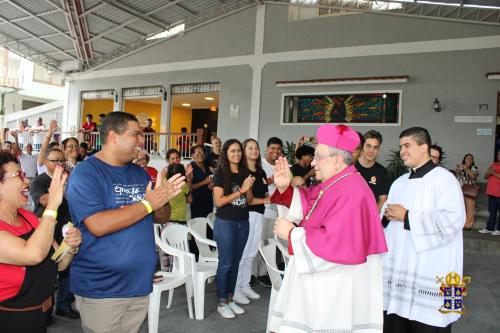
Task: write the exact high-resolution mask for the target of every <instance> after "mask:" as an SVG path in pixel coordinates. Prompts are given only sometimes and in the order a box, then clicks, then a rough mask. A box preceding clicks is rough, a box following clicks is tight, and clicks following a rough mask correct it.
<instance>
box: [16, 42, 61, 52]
mask: <svg viewBox="0 0 500 333" xmlns="http://www.w3.org/2000/svg"><path fill="white" fill-rule="evenodd" d="M23 44H25V45H26V46H28V47H29V48H31V49H33V50H37V51H40V52H42V53H43V52H52V51H57V50H56V49H55V48H53V47H51V46H50V45H47V44H45V43H43V42H42V41H40V40H38V39H30V40H28V41H25V42H23Z"/></svg>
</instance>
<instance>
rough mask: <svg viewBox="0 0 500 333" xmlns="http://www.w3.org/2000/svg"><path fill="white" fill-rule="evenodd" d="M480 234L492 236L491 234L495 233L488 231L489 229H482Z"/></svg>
mask: <svg viewBox="0 0 500 333" xmlns="http://www.w3.org/2000/svg"><path fill="white" fill-rule="evenodd" d="M478 232H479V233H481V234H491V233H493V231H491V230H488V229H481V230H479V231H478Z"/></svg>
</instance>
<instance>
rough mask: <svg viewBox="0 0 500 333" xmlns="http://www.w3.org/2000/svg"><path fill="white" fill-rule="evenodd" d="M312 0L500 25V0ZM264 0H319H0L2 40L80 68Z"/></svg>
mask: <svg viewBox="0 0 500 333" xmlns="http://www.w3.org/2000/svg"><path fill="white" fill-rule="evenodd" d="M312 2H313V3H315V6H318V7H320V8H331V9H341V10H347V11H358V12H377V13H384V14H390V15H403V16H418V17H431V18H435V19H442V20H448V21H450V20H451V21H462V22H464V21H465V22H469V23H475V24H488V25H496V26H500V3H499V1H496V0H429V1H423V0H386V1H380V0H328V1H312ZM263 3H273V4H282V5H290V4H293V5H301V6H304V3H311V1H310V0H308V1H301V0H274V1H260V0H140V1H138V0H36V1H33V0H0V45H2V46H4V47H7V48H8V49H10V50H11V51H13V52H16V53H18V54H21V55H22V56H25V57H27V58H29V59H31V60H33V61H35V62H38V63H41V64H43V65H46V66H48V67H52V68H54V69H58V68H59V66H60V65H61V63H62V62H65V61H73V62H74V63H75V64H78V65H79V66H77V67H79V68H80V70H91V69H94V68H97V67H100V66H103V65H104V64H106V63H109V62H110V61H113V60H114V59H116V58H118V57H122V56H124V55H126V54H128V53H130V52H133V51H136V50H138V49H141V48H145V47H148V46H149V45H151V44H153V43H158V42H159V40H147V38H148V37H151V36H153V35H156V34H158V33H160V32H162V31H165V30H167V29H169V28H171V27H174V26H176V25H178V24H181V23H184V24H185V30H186V31H189V30H192V29H195V28H197V27H199V26H201V25H203V24H204V23H206V22H208V21H211V20H214V19H217V18H221V17H224V16H227V15H231V14H233V13H236V12H238V11H240V10H243V9H246V8H249V7H252V6H257V5H262V4H263ZM471 5H474V6H485V7H470V6H471ZM495 7H496V8H495Z"/></svg>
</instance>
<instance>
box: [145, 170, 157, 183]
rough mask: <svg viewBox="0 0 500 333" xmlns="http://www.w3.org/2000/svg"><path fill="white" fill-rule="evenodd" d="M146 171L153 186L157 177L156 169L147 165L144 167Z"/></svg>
mask: <svg viewBox="0 0 500 333" xmlns="http://www.w3.org/2000/svg"><path fill="white" fill-rule="evenodd" d="M146 172H147V173H148V175H149V178H151V182H152V183H153V184H152V185H153V188H154V186H155V184H156V177H158V170H156V169H155V168H153V167H149V166H147V167H146Z"/></svg>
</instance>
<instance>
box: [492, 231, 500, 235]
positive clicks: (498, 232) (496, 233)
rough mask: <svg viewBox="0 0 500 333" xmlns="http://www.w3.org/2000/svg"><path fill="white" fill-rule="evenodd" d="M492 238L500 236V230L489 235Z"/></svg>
mask: <svg viewBox="0 0 500 333" xmlns="http://www.w3.org/2000/svg"><path fill="white" fill-rule="evenodd" d="M491 235H492V236H500V230H495V231H493V232H492V233H491Z"/></svg>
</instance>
